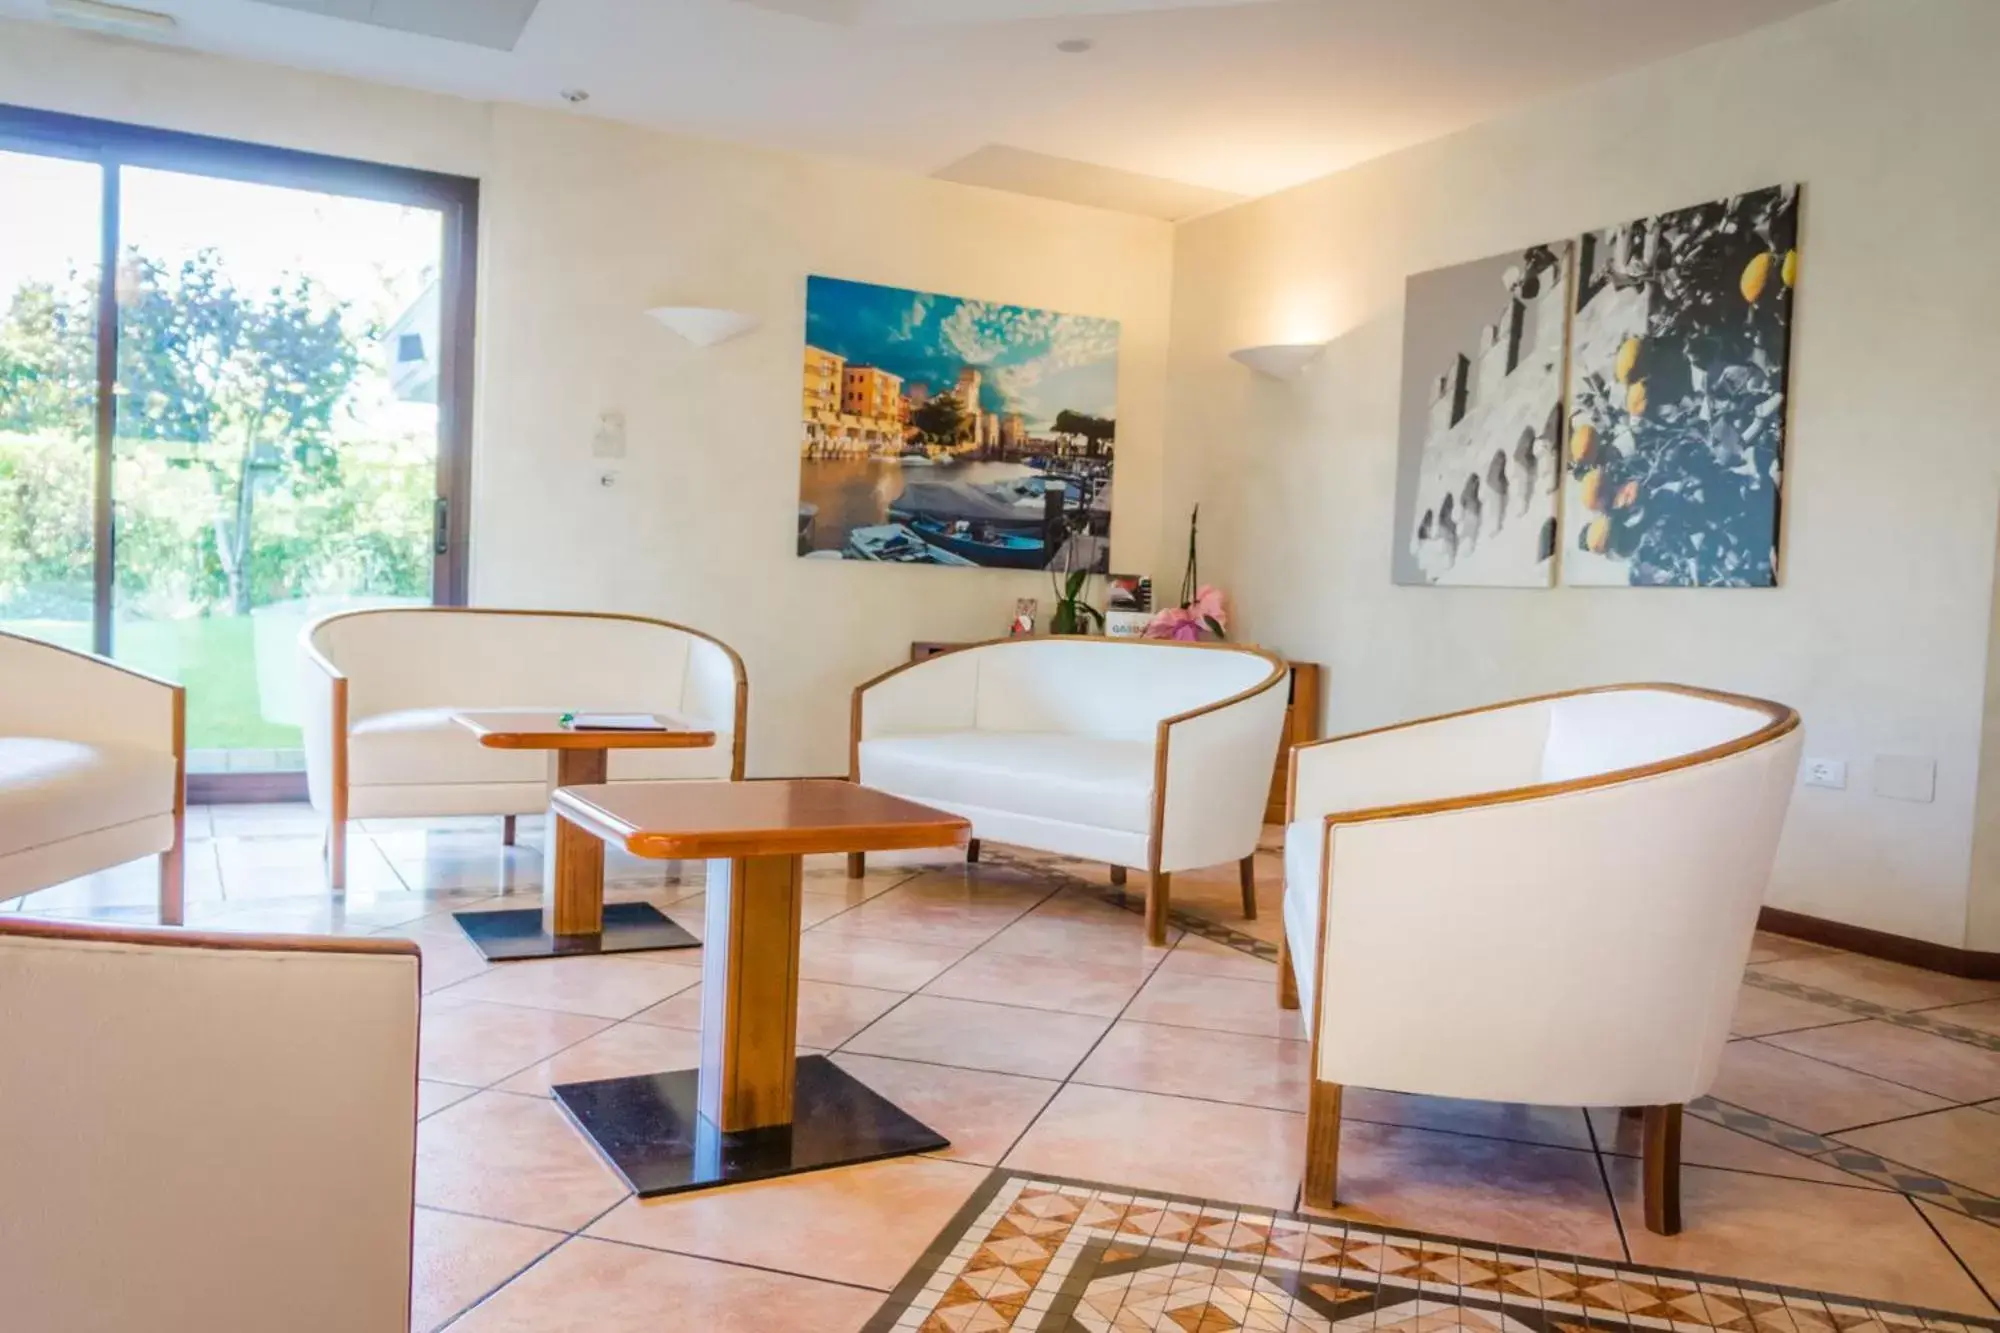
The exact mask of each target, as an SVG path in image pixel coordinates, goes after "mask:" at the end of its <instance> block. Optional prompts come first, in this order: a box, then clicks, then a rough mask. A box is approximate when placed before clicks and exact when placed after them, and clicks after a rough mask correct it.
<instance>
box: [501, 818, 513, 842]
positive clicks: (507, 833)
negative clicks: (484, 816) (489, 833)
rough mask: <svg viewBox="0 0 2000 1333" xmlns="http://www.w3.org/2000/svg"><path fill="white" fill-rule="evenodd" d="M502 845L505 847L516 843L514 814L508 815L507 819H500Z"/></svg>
mask: <svg viewBox="0 0 2000 1333" xmlns="http://www.w3.org/2000/svg"><path fill="white" fill-rule="evenodd" d="M500 845H501V846H503V847H512V846H513V845H514V816H513V815H508V816H507V817H506V818H505V819H503V820H501V821H500Z"/></svg>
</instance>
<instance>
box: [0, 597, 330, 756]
mask: <svg viewBox="0 0 2000 1333" xmlns="http://www.w3.org/2000/svg"><path fill="white" fill-rule="evenodd" d="M0 629H6V630H11V631H12V632H14V633H16V634H27V635H31V636H33V637H35V638H39V639H47V640H49V641H50V642H52V643H59V644H61V645H63V646H64V647H65V648H78V649H82V650H84V651H86V652H87V651H89V649H90V627H89V626H88V625H84V624H78V623H76V622H74V621H49V620H26V621H7V622H0ZM115 634H116V637H115V639H114V640H113V644H112V647H113V650H114V655H115V656H116V657H117V658H118V660H119V661H121V662H124V663H126V664H128V665H130V666H134V667H137V668H138V669H139V670H141V671H147V672H151V673H152V674H154V675H157V676H164V677H166V678H167V679H168V680H177V681H179V682H180V683H181V684H183V685H185V686H186V687H187V708H188V738H187V743H188V747H189V748H190V749H197V750H235V749H257V750H285V749H296V748H298V746H299V745H300V743H301V742H300V737H299V729H298V728H297V727H293V726H286V725H284V724H282V723H276V722H266V721H265V720H264V718H263V717H262V715H261V714H260V713H259V712H258V707H257V660H256V650H255V648H254V647H253V645H252V641H251V630H250V617H248V616H204V617H199V618H196V619H190V620H135V621H127V622H123V623H121V624H119V626H118V627H117V630H116V631H115Z"/></svg>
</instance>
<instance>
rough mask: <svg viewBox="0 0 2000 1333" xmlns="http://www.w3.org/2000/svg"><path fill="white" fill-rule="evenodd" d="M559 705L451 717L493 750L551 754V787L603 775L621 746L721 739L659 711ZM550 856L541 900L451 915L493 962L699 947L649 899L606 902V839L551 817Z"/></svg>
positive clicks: (664, 746)
mask: <svg viewBox="0 0 2000 1333" xmlns="http://www.w3.org/2000/svg"><path fill="white" fill-rule="evenodd" d="M565 716H566V715H565V714H563V713H558V712H554V711H552V710H551V711H541V712H502V711H497V710H496V711H490V712H489V711H474V710H468V711H466V712H463V713H455V714H453V715H452V720H453V721H454V722H456V723H458V724H459V725H460V726H462V727H464V728H465V729H466V730H468V731H470V732H471V733H472V734H473V735H474V736H477V737H478V738H479V743H480V744H481V745H484V746H487V747H488V748H490V749H495V750H546V751H548V752H549V792H550V794H551V795H553V794H554V793H555V792H556V791H557V790H558V789H560V788H563V787H571V786H582V785H588V784H592V783H601V782H603V781H604V780H605V775H606V772H607V770H608V768H609V765H610V752H611V751H613V750H690V749H704V748H706V747H708V746H712V745H714V744H715V733H714V732H713V731H708V730H704V729H702V728H699V727H693V726H689V725H687V724H685V723H683V722H681V721H679V720H677V719H675V718H670V717H660V716H658V715H657V714H656V715H654V716H655V717H656V718H657V720H658V721H660V722H661V723H663V724H664V726H665V729H664V730H660V731H612V730H597V729H578V728H576V727H572V726H570V725H568V724H567V723H565V722H564V721H563V718H564V717H565ZM548 838H549V853H550V864H549V871H548V878H547V880H546V882H545V883H544V884H543V887H542V906H541V907H539V908H532V907H531V908H523V909H520V910H517V911H502V912H456V913H453V919H454V920H456V921H457V922H458V924H459V927H460V929H462V930H464V931H465V933H466V935H467V937H468V938H470V939H471V941H472V942H473V944H474V945H476V946H477V947H478V949H479V951H480V952H481V953H483V954H485V955H486V957H487V958H488V959H489V960H491V961H493V962H509V961H512V960H515V959H521V958H560V957H568V956H570V955H573V954H597V953H630V952H633V951H635V950H640V949H691V948H694V947H695V946H696V945H698V944H699V943H700V942H701V941H699V940H697V939H696V938H695V937H694V936H693V935H690V934H689V933H688V932H687V931H685V930H683V929H682V928H681V927H680V926H678V925H676V924H675V923H674V922H673V920H672V919H671V918H670V917H668V916H667V915H666V914H665V913H664V912H662V911H660V909H659V908H657V907H655V906H653V905H652V904H651V903H614V904H612V905H611V906H610V907H606V906H605V905H604V844H603V842H601V841H600V840H598V839H597V838H593V837H591V836H590V835H589V834H587V833H583V832H580V831H579V830H577V829H576V828H574V827H573V826H571V825H568V824H565V823H564V822H563V821H562V820H560V819H556V818H555V817H553V816H551V817H550V819H549V829H548Z"/></svg>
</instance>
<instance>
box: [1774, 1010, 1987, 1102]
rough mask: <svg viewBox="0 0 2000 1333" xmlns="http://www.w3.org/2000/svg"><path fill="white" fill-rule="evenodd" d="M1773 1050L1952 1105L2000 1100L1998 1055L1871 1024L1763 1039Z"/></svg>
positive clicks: (1930, 1035) (1909, 1030) (1891, 1025)
mask: <svg viewBox="0 0 2000 1333" xmlns="http://www.w3.org/2000/svg"><path fill="white" fill-rule="evenodd" d="M1765 1040H1766V1041H1768V1042H1769V1043H1770V1044H1771V1045H1773V1046H1781V1047H1783V1048H1784V1049H1785V1050H1788V1051H1797V1052H1798V1053H1799V1054H1801V1055H1810V1056H1813V1057H1815V1058H1816V1059H1820V1060H1825V1061H1827V1062H1828V1063H1830V1064H1837V1065H1842V1066H1845V1067H1846V1068H1848V1069H1858V1070H1860V1071H1861V1072H1862V1073H1864V1074H1873V1075H1875V1077H1877V1078H1886V1079H1889V1080H1890V1081H1892V1082H1895V1083H1902V1084H1906V1085H1908V1086H1909V1087H1912V1088H1920V1089H1922V1090H1923V1091H1925V1092H1929V1093H1934V1094H1936V1095H1937V1096H1939V1097H1944V1098H1947V1099H1949V1100H1951V1101H1954V1102H1976V1101H1982V1100H1984V1099H1986V1098H1988V1097H2000V1051H1989V1050H1986V1049H1984V1048H1983V1047H1979V1046H1972V1045H1968V1044H1967V1043H1965V1042H1961V1041H1953V1040H1951V1039H1950V1038H1949V1037H1940V1036H1937V1035H1935V1034H1933V1033H1929V1032H1919V1031H1917V1030H1916V1029H1915V1028H1906V1027H1902V1026H1899V1025H1898V1024H1895V1023H1884V1022H1881V1021H1879V1020H1876V1019H1870V1020H1869V1021H1868V1022H1866V1023H1847V1024H1843V1025H1842V1026H1840V1027H1831V1028H1815V1029H1813V1030H1811V1031H1808V1032H1787V1033H1781V1034H1779V1035H1777V1036H1773V1037H1767V1038H1765Z"/></svg>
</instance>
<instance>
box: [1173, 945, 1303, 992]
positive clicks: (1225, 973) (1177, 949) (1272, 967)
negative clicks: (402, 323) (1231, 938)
mask: <svg viewBox="0 0 2000 1333" xmlns="http://www.w3.org/2000/svg"><path fill="white" fill-rule="evenodd" d="M1160 971H1161V973H1162V974H1165V975H1169V976H1192V975H1205V976H1211V977H1234V978H1235V979H1236V980H1238V981H1260V982H1262V983H1264V984H1265V985H1267V986H1276V985H1277V984H1278V968H1277V965H1276V964H1275V963H1272V962H1268V961H1266V960H1265V959H1262V958H1256V957H1253V956H1252V955H1250V954H1247V953H1244V952H1243V951H1242V950H1241V949H1232V948H1230V947H1229V946H1228V945H1226V944H1217V943H1216V942H1215V941H1214V940H1205V939H1203V938H1202V937H1201V936H1199V935H1183V936H1181V942H1180V943H1179V944H1177V945H1175V946H1174V949H1173V952H1172V953H1169V954H1168V955H1167V956H1166V959H1165V960H1164V961H1162V962H1161V964H1160Z"/></svg>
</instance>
